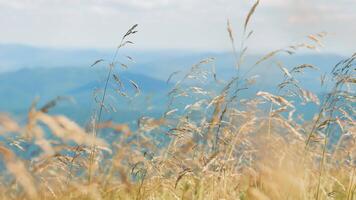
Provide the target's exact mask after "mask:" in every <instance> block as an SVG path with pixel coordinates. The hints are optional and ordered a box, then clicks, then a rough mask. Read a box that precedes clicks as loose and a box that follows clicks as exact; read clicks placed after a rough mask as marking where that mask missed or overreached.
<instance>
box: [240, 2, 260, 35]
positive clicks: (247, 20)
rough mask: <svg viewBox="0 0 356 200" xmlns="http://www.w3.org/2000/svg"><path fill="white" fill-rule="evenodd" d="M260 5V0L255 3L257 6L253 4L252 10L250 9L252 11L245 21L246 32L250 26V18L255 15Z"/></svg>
mask: <svg viewBox="0 0 356 200" xmlns="http://www.w3.org/2000/svg"><path fill="white" fill-rule="evenodd" d="M259 3H260V0H257V1H256V2H255V4H253V6H252V8H251V9H250V11H249V12H248V14H247V17H246V20H245V24H244V32H246V29H247V25H248V22H249V21H250V18H251V16H252V15H253V13H254V12H255V10H256V8H257V6H258V4H259Z"/></svg>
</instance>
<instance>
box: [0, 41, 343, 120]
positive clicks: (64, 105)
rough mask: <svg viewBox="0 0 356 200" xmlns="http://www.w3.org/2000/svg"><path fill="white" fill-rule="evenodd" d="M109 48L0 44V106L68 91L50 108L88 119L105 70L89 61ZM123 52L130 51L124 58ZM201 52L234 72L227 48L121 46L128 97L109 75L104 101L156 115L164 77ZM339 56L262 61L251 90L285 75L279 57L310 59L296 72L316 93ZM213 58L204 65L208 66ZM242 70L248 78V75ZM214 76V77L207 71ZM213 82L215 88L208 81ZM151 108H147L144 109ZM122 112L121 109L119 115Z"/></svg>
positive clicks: (223, 73) (24, 104)
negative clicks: (309, 67) (305, 67)
mask: <svg viewBox="0 0 356 200" xmlns="http://www.w3.org/2000/svg"><path fill="white" fill-rule="evenodd" d="M112 53H113V51H112V50H94V49H52V48H38V47H32V46H23V45H12V44H10V45H0V94H1V99H0V111H5V112H10V113H14V114H15V115H18V116H21V115H24V114H25V113H26V112H27V110H28V108H29V106H30V105H31V103H32V102H33V101H34V100H35V99H36V98H37V97H38V98H39V102H38V104H39V105H43V104H44V103H45V102H48V101H49V100H51V99H53V98H56V97H57V96H69V97H71V98H72V99H73V101H71V102H61V103H60V104H59V105H58V107H56V108H55V109H54V110H53V112H58V113H62V114H66V115H69V116H70V117H73V118H75V119H77V120H78V121H81V122H85V121H86V120H88V116H90V114H91V112H92V111H93V110H94V109H95V107H96V106H97V103H96V102H95V100H94V99H95V97H94V96H95V95H94V94H93V93H94V91H96V90H100V89H101V88H102V87H103V85H104V81H105V77H106V75H107V64H106V63H105V62H101V63H99V64H98V65H96V66H94V67H90V65H91V64H92V63H93V62H94V61H95V60H98V59H104V60H110V59H111V58H112ZM127 56H130V58H132V59H133V61H132V60H131V59H128V57H127ZM261 57H263V55H250V56H247V57H246V59H245V65H243V67H242V70H241V72H242V74H244V73H245V72H246V71H249V69H250V67H251V66H253V64H254V63H255V62H256V61H257V60H258V59H259V58H261ZM205 58H215V61H214V62H215V68H216V74H217V78H218V79H219V80H228V79H229V78H230V77H232V76H234V75H235V74H236V71H237V70H236V69H235V67H234V66H235V65H234V56H233V55H232V54H231V53H228V52H221V53H216V52H189V51H174V50H170V51H163V50H156V51H133V50H125V49H123V51H121V52H120V56H119V61H120V62H121V63H122V64H124V65H128V66H129V67H128V69H127V70H122V69H120V65H118V70H117V73H118V75H119V76H120V78H121V79H122V82H123V85H125V91H126V92H127V93H128V95H129V96H130V98H122V97H121V96H120V94H118V93H117V92H116V91H115V88H116V87H118V85H117V84H115V82H114V81H111V85H110V87H109V88H110V90H111V91H110V96H109V97H108V104H110V103H111V104H112V105H113V106H115V107H116V108H115V109H116V110H117V114H116V115H115V114H114V115H113V116H114V117H115V118H116V120H119V121H128V120H129V121H130V120H134V119H136V118H137V117H139V116H140V115H143V113H144V111H145V112H146V110H150V112H151V113H150V114H152V115H159V114H161V113H162V112H163V110H164V109H165V103H166V96H167V93H168V91H169V89H170V88H171V87H172V85H169V84H167V83H166V79H167V77H168V76H169V75H170V74H171V73H172V72H175V71H181V73H179V74H178V75H177V76H175V77H174V78H173V79H172V82H174V81H176V80H177V79H179V78H180V77H182V76H184V73H185V72H187V71H189V69H190V67H191V66H192V65H194V64H196V63H199V62H200V61H201V60H202V59H205ZM342 58H343V57H342V56H338V55H332V54H320V53H319V54H300V55H298V54H297V55H294V56H287V55H279V56H277V57H274V58H272V59H271V60H269V61H268V62H265V63H263V64H261V65H259V66H257V67H255V68H254V69H253V70H252V71H250V73H249V74H247V75H248V76H254V75H259V78H258V81H257V83H256V85H255V86H254V88H252V90H250V91H249V92H250V93H245V95H249V94H253V93H254V92H256V91H258V90H266V91H272V92H273V89H275V88H276V85H277V84H278V83H280V82H281V81H282V80H283V72H282V71H281V70H280V69H279V68H278V67H277V66H276V63H277V62H279V63H281V64H283V65H284V66H285V67H286V68H289V69H290V68H292V67H294V66H297V65H300V64H312V65H314V66H316V67H318V68H319V70H308V72H306V73H304V74H303V76H300V77H298V78H299V80H300V82H301V84H302V85H303V86H304V87H306V88H309V89H310V90H312V91H314V92H316V93H318V94H320V93H323V92H325V91H323V88H321V87H320V75H322V74H325V73H330V71H331V69H332V68H333V66H334V65H335V64H336V63H337V62H338V61H340V60H341V59H342ZM212 66H213V65H212V64H209V65H206V66H204V67H205V68H206V69H207V70H211V68H212ZM248 76H246V78H247V77H248ZM210 78H212V77H210ZM130 80H132V81H134V82H135V83H137V84H138V85H139V87H140V90H141V91H142V93H141V95H139V96H135V88H133V85H132V84H131V83H130ZM211 88H214V83H212V85H211ZM147 108H151V109H147ZM123 113H124V115H123Z"/></svg>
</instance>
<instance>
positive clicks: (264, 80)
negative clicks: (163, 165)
mask: <svg viewBox="0 0 356 200" xmlns="http://www.w3.org/2000/svg"><path fill="white" fill-rule="evenodd" d="M253 3H254V1H248V0H239V1H236V0H130V1H124V0H101V1H98V0H86V1H81V0H0V24H1V27H2V28H1V31H0V111H1V112H8V113H13V114H14V115H16V116H17V117H18V118H23V117H24V115H25V114H26V113H27V111H28V108H29V107H30V105H31V103H32V102H33V101H34V100H35V99H38V100H39V104H44V103H45V102H48V101H49V100H51V99H54V98H56V97H57V96H67V97H70V98H71V101H66V102H63V103H61V104H60V105H59V106H58V107H56V108H55V110H53V112H58V113H63V114H66V115H68V116H69V117H72V118H74V119H75V120H76V121H78V122H80V123H85V122H87V120H88V116H90V114H91V112H92V111H93V109H94V108H95V105H96V103H95V101H94V96H95V95H94V94H93V93H94V92H95V91H96V90H99V89H100V88H102V86H103V84H104V80H105V76H106V71H107V67H108V66H107V64H105V63H99V64H98V65H96V66H94V67H90V66H91V65H92V64H93V63H94V62H95V61H96V60H99V59H105V60H110V59H111V57H112V56H113V54H114V51H115V48H116V47H117V46H118V45H119V43H120V40H121V38H122V36H123V34H125V33H126V31H127V30H128V29H129V28H130V27H131V26H132V25H133V24H139V26H138V31H139V32H138V33H137V34H135V35H134V36H132V38H130V40H131V41H132V42H134V43H135V44H134V45H128V46H126V47H125V48H123V49H122V50H120V53H119V61H120V62H121V63H122V64H124V65H121V66H118V67H117V68H118V69H117V70H118V73H119V74H120V76H121V77H122V78H123V80H124V82H126V83H129V80H134V81H135V82H136V83H137V84H138V85H139V86H140V89H141V94H140V95H139V96H136V95H131V96H130V98H121V97H116V96H115V95H112V96H113V97H112V99H113V100H112V101H113V102H115V103H113V104H115V107H116V109H115V112H113V114H111V115H110V116H109V117H108V119H109V118H110V119H111V118H115V120H118V121H125V122H127V121H132V120H135V119H137V118H138V117H140V116H142V115H146V114H148V115H159V114H160V113H162V112H163V111H164V110H165V109H166V108H165V107H163V106H162V105H165V104H162V102H166V101H167V99H166V95H167V93H168V92H169V90H170V89H171V88H172V87H171V86H172V85H173V84H174V82H175V81H177V80H178V79H179V77H181V76H182V75H183V74H184V71H187V70H189V69H190V67H191V66H192V65H193V64H195V63H198V62H199V61H200V60H201V59H204V58H212V57H213V58H215V61H214V67H215V68H216V74H217V77H218V79H219V80H228V79H229V78H230V77H231V76H232V74H234V73H235V71H236V69H235V67H234V56H233V54H232V51H231V41H230V39H229V35H228V32H227V25H226V24H227V20H230V23H231V26H232V29H233V34H234V38H235V43H236V44H235V45H236V46H237V47H239V46H240V43H241V41H242V34H243V23H244V19H245V17H246V15H247V13H248V11H249V9H250V8H251V6H252V5H253ZM355 9H356V2H355V1H354V0H338V1H333V0H314V1H308V0H288V1H286V0H261V1H260V5H259V6H258V8H257V11H256V12H255V13H254V16H253V19H252V20H251V22H250V25H249V30H253V34H252V36H251V38H249V40H248V41H247V42H246V44H245V45H246V46H248V52H247V57H246V63H245V65H244V66H243V69H242V70H248V68H249V66H250V65H251V64H252V63H253V62H255V61H256V60H258V58H260V57H261V56H263V55H265V54H267V53H268V52H271V51H273V50H276V49H280V48H284V47H287V46H289V45H292V44H295V43H298V42H303V41H305V40H308V37H307V36H308V35H310V34H316V33H320V32H327V36H326V37H325V38H324V39H323V41H322V44H321V45H319V46H318V47H317V48H316V49H315V50H308V49H307V50H301V51H299V52H298V53H297V54H295V55H293V56H292V57H290V56H288V55H280V56H278V57H277V58H275V59H273V60H272V61H270V62H267V63H265V64H264V65H263V66H260V67H259V69H258V70H256V71H255V72H253V73H251V76H254V75H258V77H259V78H258V82H257V86H256V88H259V90H266V91H269V90H272V88H275V86H276V85H277V84H278V83H279V82H280V79H282V78H283V76H281V75H282V72H281V70H280V69H278V67H276V66H275V62H277V61H278V62H283V63H284V65H286V66H290V67H292V66H295V65H298V64H302V63H308V64H313V65H315V66H317V67H318V68H319V71H318V72H312V73H308V74H306V75H305V76H304V77H303V81H302V82H303V84H305V85H307V86H308V88H311V89H312V90H313V91H314V92H316V93H322V92H323V88H322V87H320V76H322V75H323V74H324V73H328V72H330V71H331V69H332V67H333V66H334V65H335V64H336V63H337V62H338V61H339V60H341V59H342V58H344V57H347V56H350V55H351V54H352V53H353V51H354V50H355V44H356V37H355V35H354V33H355V32H356V24H355V19H356V12H355ZM127 56H129V58H132V59H128V57H127ZM287 57H288V59H287ZM122 66H125V67H122ZM126 66H127V67H126ZM126 68H127V69H126ZM176 71H180V72H181V73H180V74H177V76H174V77H173V78H172V80H171V81H170V82H169V83H167V81H166V80H167V78H168V77H169V76H170V74H171V73H173V72H176ZM276 77H278V78H276ZM111 87H115V86H114V85H112V86H111ZM127 90H128V93H132V94H133V93H134V92H133V90H134V89H133V88H127ZM113 91H114V89H113ZM246 95H248V94H246ZM127 103H129V105H130V106H127ZM115 113H116V114H115ZM122 113H125V114H124V115H122Z"/></svg>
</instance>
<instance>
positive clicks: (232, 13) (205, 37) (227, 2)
mask: <svg viewBox="0 0 356 200" xmlns="http://www.w3.org/2000/svg"><path fill="white" fill-rule="evenodd" d="M251 4H253V2H251V1H248V0H241V1H237V0H129V1H128V0H100V1H99V0H86V1H81V0H11V1H8V0H0V24H1V25H2V27H6V28H3V29H2V31H1V32H0V43H24V44H31V45H39V46H54V47H105V48H107V47H113V46H115V45H114V44H115V42H117V41H118V39H119V38H120V35H121V34H122V33H124V32H125V31H126V29H127V28H128V27H130V26H131V25H132V24H134V23H139V24H140V34H138V35H137V36H136V43H137V46H138V48H142V49H147V48H173V49H174V48H183V49H198V50H228V48H229V47H230V45H229V40H228V37H227V33H226V20H227V19H228V18H229V19H230V20H231V21H232V24H233V26H234V32H235V34H236V38H241V25H242V23H243V19H244V17H245V16H246V14H247V12H248V10H249V8H250V6H251ZM355 6H356V3H355V2H354V1H353V0H339V1H333V0H288V1H286V0H261V3H260V5H259V7H258V8H257V11H256V13H255V15H254V17H253V20H252V23H251V29H254V30H255V35H254V38H253V39H252V40H251V41H250V42H249V45H250V46H251V49H253V50H255V51H257V50H261V49H263V50H271V49H274V48H279V47H282V46H285V45H288V44H289V43H290V42H293V41H295V40H299V39H301V38H303V36H304V35H307V34H310V33H314V32H319V31H328V32H331V39H330V40H329V42H327V45H328V44H329V45H330V46H329V48H330V51H337V52H343V53H350V52H351V51H353V50H354V49H353V48H354V47H353V46H352V44H355V43H356V41H355V40H356V39H355V37H354V36H353V33H354V32H356V30H355V29H356V28H355V27H354V26H351V25H350V24H351V23H352V22H353V21H354V20H355V19H356V16H355V15H356V14H355V13H354V12H353V10H354V9H355Z"/></svg>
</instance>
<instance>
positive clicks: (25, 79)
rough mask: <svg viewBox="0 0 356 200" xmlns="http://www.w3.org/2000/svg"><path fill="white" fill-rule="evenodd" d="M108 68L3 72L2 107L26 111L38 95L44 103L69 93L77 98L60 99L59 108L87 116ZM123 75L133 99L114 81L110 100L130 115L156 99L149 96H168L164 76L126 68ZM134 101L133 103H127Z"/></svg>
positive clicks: (126, 88) (79, 116)
mask: <svg viewBox="0 0 356 200" xmlns="http://www.w3.org/2000/svg"><path fill="white" fill-rule="evenodd" d="M106 72H107V71H106V70H105V69H94V68H89V67H88V68H82V67H65V68H32V69H21V70H18V71H14V72H7V73H1V74H0V94H1V101H0V110H1V111H2V112H4V111H5V112H10V113H15V114H19V115H22V114H24V113H26V111H27V109H28V108H29V106H30V105H31V103H32V102H33V101H34V100H35V98H36V97H39V98H40V101H39V105H43V104H44V103H45V102H48V101H49V100H51V99H54V98H56V97H57V96H67V97H71V98H72V99H73V100H74V101H73V102H62V103H60V104H59V107H58V109H57V110H58V111H59V112H60V113H63V112H64V113H65V114H68V115H69V116H71V117H74V118H76V119H78V120H85V119H83V117H84V116H88V115H90V111H91V110H93V108H95V106H96V103H95V101H94V95H93V92H94V91H95V90H96V89H101V88H102V87H103V85H104V82H103V81H104V79H105V76H106ZM119 75H120V77H121V79H122V82H123V84H124V85H125V90H124V91H125V92H126V93H127V94H128V95H130V96H131V98H130V99H131V101H130V99H129V98H123V97H121V96H120V95H119V94H118V93H117V92H115V91H114V90H115V88H118V85H117V84H115V82H114V81H111V85H110V94H109V98H108V102H109V103H111V104H113V106H115V107H116V109H117V110H124V111H125V115H126V117H127V116H129V115H130V112H132V113H133V114H135V113H134V112H135V110H137V109H142V110H143V108H146V107H147V106H148V104H153V103H154V102H147V100H146V99H147V98H149V97H151V101H154V100H155V99H154V97H155V96H157V95H158V96H162V94H163V96H164V95H165V94H166V93H167V91H168V85H167V84H166V83H165V82H164V81H161V80H157V79H154V78H150V77H148V76H145V75H142V74H135V73H130V72H122V73H120V74H119ZM129 80H132V81H134V82H135V83H137V84H138V85H139V87H140V90H141V94H140V95H139V96H137V97H136V96H135V91H134V88H133V86H132V85H131V83H130V82H129ZM130 103H131V105H132V106H129V107H127V106H128V105H129V104H130ZM145 104H147V105H145ZM129 119H130V118H129Z"/></svg>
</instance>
